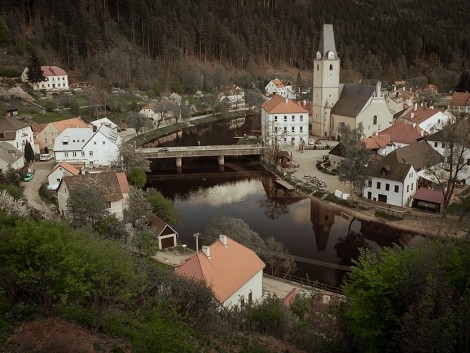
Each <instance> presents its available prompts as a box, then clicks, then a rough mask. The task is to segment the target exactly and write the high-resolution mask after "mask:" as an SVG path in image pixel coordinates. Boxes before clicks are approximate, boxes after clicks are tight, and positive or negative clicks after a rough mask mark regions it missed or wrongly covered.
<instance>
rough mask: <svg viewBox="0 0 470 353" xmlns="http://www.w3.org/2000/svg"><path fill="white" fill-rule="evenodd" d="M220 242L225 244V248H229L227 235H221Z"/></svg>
mask: <svg viewBox="0 0 470 353" xmlns="http://www.w3.org/2000/svg"><path fill="white" fill-rule="evenodd" d="M219 240H220V241H221V242H222V244H224V246H225V247H227V236H226V235H223V234H220V235H219Z"/></svg>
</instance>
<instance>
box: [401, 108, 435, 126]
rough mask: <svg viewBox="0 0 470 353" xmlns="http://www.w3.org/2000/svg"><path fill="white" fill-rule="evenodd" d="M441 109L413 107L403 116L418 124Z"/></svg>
mask: <svg viewBox="0 0 470 353" xmlns="http://www.w3.org/2000/svg"><path fill="white" fill-rule="evenodd" d="M440 112H441V111H440V110H439V109H434V108H425V107H411V108H409V109H407V110H406V112H405V113H404V114H403V115H402V116H401V117H402V118H404V119H406V120H409V121H412V122H413V123H416V124H421V123H422V122H423V121H426V120H427V119H429V118H430V117H432V116H433V115H436V114H438V113H440Z"/></svg>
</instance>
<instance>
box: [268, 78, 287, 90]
mask: <svg viewBox="0 0 470 353" xmlns="http://www.w3.org/2000/svg"><path fill="white" fill-rule="evenodd" d="M271 82H272V83H273V85H274V86H276V88H282V87H284V83H282V81H281V80H278V79H277V78H275V79H274V80H271Z"/></svg>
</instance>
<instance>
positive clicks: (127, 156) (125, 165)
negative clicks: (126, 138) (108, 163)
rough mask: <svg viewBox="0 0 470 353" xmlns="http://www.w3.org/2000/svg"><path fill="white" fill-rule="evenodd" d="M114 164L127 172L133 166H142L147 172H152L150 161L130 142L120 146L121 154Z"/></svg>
mask: <svg viewBox="0 0 470 353" xmlns="http://www.w3.org/2000/svg"><path fill="white" fill-rule="evenodd" d="M114 165H115V166H116V168H117V169H119V170H123V171H125V172H126V174H128V173H129V171H130V170H131V169H132V168H140V169H142V170H143V171H145V172H150V161H149V160H148V159H146V158H145V157H144V156H143V155H142V154H140V153H137V152H136V149H135V148H134V147H133V146H132V145H130V144H128V143H122V144H121V146H120V147H119V155H118V158H117V160H116V161H115V162H114Z"/></svg>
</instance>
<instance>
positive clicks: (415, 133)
mask: <svg viewBox="0 0 470 353" xmlns="http://www.w3.org/2000/svg"><path fill="white" fill-rule="evenodd" d="M379 135H389V136H390V141H391V142H399V143H405V144H407V145H411V144H412V143H415V142H416V141H418V139H419V138H421V137H422V134H421V129H420V128H419V126H418V125H416V126H414V127H413V124H405V123H396V124H393V125H392V126H389V127H388V128H386V129H384V130H382V131H381V132H379Z"/></svg>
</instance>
